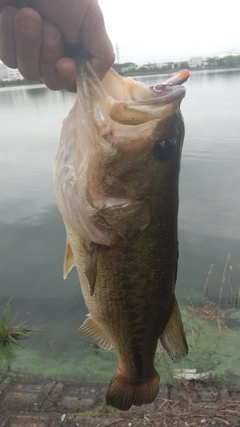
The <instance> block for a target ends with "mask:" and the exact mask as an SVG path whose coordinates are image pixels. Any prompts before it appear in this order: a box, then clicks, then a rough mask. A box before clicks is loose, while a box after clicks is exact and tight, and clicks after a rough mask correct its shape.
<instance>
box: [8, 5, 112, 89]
mask: <svg viewBox="0 0 240 427" xmlns="http://www.w3.org/2000/svg"><path fill="white" fill-rule="evenodd" d="M0 13H1V14H0V59H1V60H2V61H3V62H4V63H5V64H6V65H7V66H8V67H10V68H18V69H19V71H20V73H21V74H22V75H23V77H25V78H26V79H29V80H39V79H40V78H43V80H44V82H45V84H46V85H47V86H48V87H49V88H50V89H52V90H59V89H62V88H65V89H67V90H69V91H70V92H75V91H76V73H77V69H76V64H75V62H74V60H73V59H72V58H71V57H70V56H71V54H72V53H73V52H75V53H76V52H77V47H80V46H81V47H83V48H84V49H85V50H86V51H87V52H88V54H89V55H90V58H91V59H90V62H91V65H92V67H93V69H94V70H95V72H96V74H97V76H98V77H99V79H102V78H103V77H104V75H105V74H106V72H107V71H108V69H109V68H110V67H111V66H112V64H113V62H114V52H113V47H112V44H111V42H110V40H109V38H108V35H107V33H106V29H105V26H104V20H103V15H102V12H101V9H100V7H99V5H98V3H97V0H68V1H66V0H0Z"/></svg>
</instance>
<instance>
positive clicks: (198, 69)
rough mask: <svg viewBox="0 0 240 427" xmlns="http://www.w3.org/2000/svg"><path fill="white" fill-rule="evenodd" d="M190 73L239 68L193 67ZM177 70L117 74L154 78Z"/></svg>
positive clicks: (239, 68) (238, 69)
mask: <svg viewBox="0 0 240 427" xmlns="http://www.w3.org/2000/svg"><path fill="white" fill-rule="evenodd" d="M188 70H189V72H190V73H194V72H195V71H203V72H204V71H240V67H236V68H235V67H205V68H201V67H194V68H188ZM178 71H179V70H163V71H162V72H161V70H159V71H151V70H149V71H148V72H142V73H141V72H140V73H138V72H137V70H136V72H131V73H130V72H129V73H128V72H126V73H124V74H123V73H118V74H120V76H122V77H133V76H155V75H158V74H159V75H164V74H175V73H177V72H178Z"/></svg>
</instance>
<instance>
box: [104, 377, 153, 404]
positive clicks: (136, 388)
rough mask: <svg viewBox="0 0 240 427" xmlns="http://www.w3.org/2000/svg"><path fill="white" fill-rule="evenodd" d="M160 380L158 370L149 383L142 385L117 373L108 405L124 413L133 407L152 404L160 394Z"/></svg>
mask: <svg viewBox="0 0 240 427" xmlns="http://www.w3.org/2000/svg"><path fill="white" fill-rule="evenodd" d="M159 380H160V377H159V374H158V373H157V371H156V370H155V372H154V375H153V377H152V378H151V379H150V380H149V381H146V382H142V383H134V382H132V381H130V380H129V379H128V378H125V377H124V376H123V375H122V374H121V373H120V372H117V373H116V374H115V375H114V376H113V378H112V380H111V383H110V386H109V389H108V392H107V396H106V403H107V405H111V406H113V407H114V408H117V409H120V410H122V411H127V410H128V409H130V408H131V406H132V405H136V406H141V405H144V404H147V403H152V402H153V401H154V399H155V398H156V396H157V394H158V390H159Z"/></svg>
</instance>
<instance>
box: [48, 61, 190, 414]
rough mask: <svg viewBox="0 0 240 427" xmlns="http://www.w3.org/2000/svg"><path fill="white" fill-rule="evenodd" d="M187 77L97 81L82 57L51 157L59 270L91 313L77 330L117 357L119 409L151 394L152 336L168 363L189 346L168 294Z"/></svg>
mask: <svg viewBox="0 0 240 427" xmlns="http://www.w3.org/2000/svg"><path fill="white" fill-rule="evenodd" d="M188 76H189V73H188V71H187V70H185V71H181V72H179V73H177V74H175V75H174V76H173V77H172V78H170V79H169V80H168V81H167V82H165V84H161V85H157V86H155V87H150V88H149V87H148V86H146V85H144V84H143V83H140V82H137V81H134V80H133V79H132V78H123V77H120V76H119V75H118V74H117V73H116V72H115V71H114V70H110V71H109V72H108V74H107V75H106V77H105V78H104V80H103V81H102V83H101V82H100V81H99V80H98V78H97V77H96V75H95V73H94V72H93V70H92V69H91V67H90V65H89V63H88V62H83V63H82V65H81V67H80V71H79V77H78V81H77V86H78V94H77V101H76V103H75V105H74V107H73V109H72V110H71V111H70V113H69V116H68V117H67V119H65V121H64V124H63V130H62V135H61V141H60V146H59V151H58V154H57V158H56V165H55V190H56V196H57V204H58V207H59V210H60V212H61V214H62V216H63V221H64V224H65V227H66V233H67V240H66V251H65V258H64V277H66V276H67V274H68V272H69V271H70V270H71V268H72V267H73V266H76V268H77V272H78V276H79V280H80V284H81V289H82V293H83V296H84V300H85V303H86V306H87V307H88V310H89V315H88V316H87V319H86V320H85V322H84V323H83V325H82V326H81V327H80V329H79V334H80V335H81V336H82V337H85V338H87V339H90V340H92V341H93V342H94V343H96V344H98V345H99V346H100V347H102V348H105V349H107V348H112V347H113V348H114V350H115V352H116V354H117V357H118V362H119V365H118V369H117V373H116V374H115V375H114V377H113V378H112V380H111V383H110V386H109V390H108V392H107V397H106V402H107V404H108V405H112V406H114V407H116V408H119V409H121V410H128V409H129V408H130V407H131V405H139V406H140V405H142V404H146V403H150V402H152V401H153V400H154V399H155V397H156V395H157V393H158V389H159V374H158V373H157V371H156V369H155V367H154V356H155V352H156V348H157V344H158V340H159V339H160V341H161V343H162V345H163V347H164V348H165V349H166V351H167V353H168V354H169V356H170V357H171V358H172V360H174V361H179V360H180V359H181V358H182V357H183V356H185V355H186V354H187V352H188V348H187V343H186V339H185V335H184V331H183V325H182V321H181V315H180V312H179V308H178V304H177V301H176V298H175V294H174V290H175V283H176V277H177V262H178V237H177V216H178V179H179V169H180V157H181V149H182V142H183V138H184V124H183V119H182V116H181V113H180V109H179V107H180V103H181V100H182V99H183V97H184V95H185V89H184V87H183V86H181V83H182V82H183V81H185V80H186V79H187V78H188Z"/></svg>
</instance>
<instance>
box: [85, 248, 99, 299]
mask: <svg viewBox="0 0 240 427" xmlns="http://www.w3.org/2000/svg"><path fill="white" fill-rule="evenodd" d="M98 246H99V245H98V244H97V243H93V242H89V245H88V247H87V246H86V245H85V247H86V249H87V253H88V257H87V263H86V267H85V274H86V276H87V278H88V281H89V286H90V295H91V296H93V294H94V286H95V283H96V279H97V256H98Z"/></svg>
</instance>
